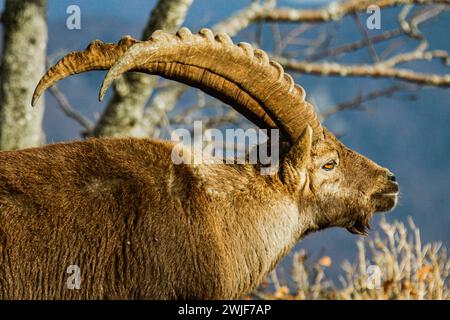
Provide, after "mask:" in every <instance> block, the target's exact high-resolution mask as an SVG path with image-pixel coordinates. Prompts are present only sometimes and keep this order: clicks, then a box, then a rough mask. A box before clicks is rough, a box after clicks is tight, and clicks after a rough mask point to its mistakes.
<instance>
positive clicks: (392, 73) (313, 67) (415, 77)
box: [273, 57, 450, 87]
mask: <svg viewBox="0 0 450 320" xmlns="http://www.w3.org/2000/svg"><path fill="white" fill-rule="evenodd" d="M273 59H275V60H277V61H278V62H280V63H281V64H282V65H283V66H284V67H285V69H286V70H290V71H293V72H300V73H304V74H315V75H320V76H339V77H372V78H393V79H399V80H403V81H408V82H412V83H417V84H422V85H431V86H438V87H448V86H450V74H446V75H437V74H428V73H420V72H415V71H411V70H408V69H400V68H392V67H386V66H384V65H383V64H382V63H379V64H375V65H369V64H359V65H358V64H353V65H352V64H340V63H329V62H323V63H313V62H306V61H297V60H295V59H287V58H285V57H273Z"/></svg>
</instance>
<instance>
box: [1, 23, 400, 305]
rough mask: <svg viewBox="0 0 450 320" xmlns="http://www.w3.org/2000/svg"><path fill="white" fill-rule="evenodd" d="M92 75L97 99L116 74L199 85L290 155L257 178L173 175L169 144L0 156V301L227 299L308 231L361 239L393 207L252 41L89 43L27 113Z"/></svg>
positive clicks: (389, 190) (59, 148) (393, 191)
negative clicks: (54, 91) (98, 78)
mask: <svg viewBox="0 0 450 320" xmlns="http://www.w3.org/2000/svg"><path fill="white" fill-rule="evenodd" d="M89 70H109V72H108V75H107V77H106V79H105V81H104V84H103V86H102V90H101V95H100V97H103V95H104V93H105V92H106V89H107V87H108V86H109V85H110V84H111V83H112V81H113V80H114V79H115V78H117V77H118V76H120V75H121V74H123V73H125V72H127V71H137V72H145V73H149V74H156V75H160V76H163V77H166V78H168V79H172V80H176V81H180V82H183V83H186V84H188V85H191V86H193V87H197V88H199V89H201V90H203V91H205V92H207V93H209V94H211V95H212V96H214V97H216V98H218V99H220V100H222V101H224V102H226V103H228V104H229V105H231V106H232V107H233V108H235V109H236V110H237V111H239V112H240V113H241V114H243V115H244V116H245V117H247V118H248V119H249V120H251V121H252V122H253V123H255V124H256V125H257V126H258V127H259V128H262V129H279V130H280V133H281V135H280V136H281V140H282V142H283V143H285V144H287V145H288V146H289V147H288V148H287V150H286V151H285V152H283V154H282V155H281V159H280V168H279V171H278V172H277V174H274V175H266V176H264V175H261V174H260V170H259V165H258V164H256V165H252V164H242V165H238V164H233V165H227V164H216V165H208V164H198V165H188V164H179V165H176V164H174V163H173V162H172V161H171V152H172V149H173V147H174V144H173V143H170V142H163V141H153V140H149V139H133V138H123V139H117V138H116V139H88V140H86V141H82V142H72V143H66V144H55V145H48V146H45V147H43V148H36V149H29V150H22V151H15V152H2V153H0V270H1V272H0V298H16V299H43V298H44V299H103V298H108V299H131V298H153V299H182V298H185V299H186V298H203V299H228V298H238V297H241V296H242V295H243V294H245V293H246V292H248V291H249V290H251V289H253V288H255V287H256V286H257V285H258V284H259V283H260V281H261V280H262V278H263V277H264V275H265V274H267V272H269V271H270V270H272V269H273V268H274V266H275V265H276V263H277V262H278V261H279V260H280V259H281V258H282V257H283V256H284V255H286V254H287V252H288V251H289V250H290V249H291V248H292V247H293V246H294V245H295V243H296V242H297V241H298V240H299V239H301V238H302V237H303V236H305V235H306V234H307V233H309V232H311V231H315V230H320V229H323V228H326V227H331V226H340V227H344V228H347V229H348V230H349V231H350V232H353V233H359V234H363V233H365V232H366V228H367V227H368V225H369V221H370V218H371V216H372V215H373V213H374V212H376V211H388V210H390V209H392V208H393V207H394V206H395V204H396V202H397V194H398V185H397V183H396V181H395V179H394V178H393V175H392V174H391V173H390V172H389V171H388V170H387V169H384V168H382V167H380V166H378V165H377V164H375V163H374V162H372V161H371V160H369V159H367V158H365V157H363V156H361V155H359V154H358V153H356V152H354V151H352V150H350V149H348V148H347V147H346V146H344V145H343V144H342V143H341V142H339V141H338V140H337V139H336V138H335V137H334V135H333V134H331V133H330V132H329V131H328V130H327V129H325V128H323V127H322V125H321V124H320V122H319V121H318V120H317V115H316V113H315V111H314V109H313V107H312V106H311V105H310V104H309V103H308V102H306V101H305V92H304V90H303V88H302V87H300V86H298V85H295V84H294V82H293V80H292V78H291V77H290V76H289V75H287V74H285V73H284V71H283V68H282V67H281V66H280V65H279V64H278V63H276V62H274V61H270V60H269V58H268V57H267V55H266V53H264V52H263V51H262V50H255V49H253V48H252V47H251V46H250V45H249V44H246V43H240V44H238V45H234V44H233V43H232V41H231V39H230V38H229V37H228V36H227V35H224V34H220V35H216V36H214V35H213V34H212V32H211V31H210V30H208V29H203V30H201V31H200V32H199V33H198V34H192V33H191V32H190V31H189V30H188V29H186V28H183V29H181V30H180V31H179V32H178V33H177V34H176V35H171V34H167V33H164V32H157V33H155V34H154V35H153V36H152V38H151V39H150V40H148V41H145V42H139V41H136V40H133V39H131V38H129V37H127V38H124V39H123V40H121V41H120V42H119V43H118V44H117V45H116V44H104V43H102V42H100V41H95V42H93V43H92V44H91V45H90V46H89V47H88V48H87V49H86V50H85V51H83V52H74V53H70V54H68V55H67V56H66V57H64V58H63V59H62V60H61V61H60V62H58V63H57V64H56V65H55V66H53V67H52V68H51V69H50V70H49V71H48V72H47V74H46V75H45V76H44V77H43V78H42V80H41V82H40V83H39V85H38V86H37V88H36V92H35V95H34V97H33V103H34V102H35V101H36V100H37V99H38V98H39V96H40V95H41V94H42V93H43V92H44V91H45V90H46V89H47V88H48V87H49V86H51V85H53V84H54V83H56V82H57V81H59V80H61V79H64V78H66V77H67V76H69V75H72V74H76V73H80V72H85V71H89ZM68 266H77V269H76V270H79V272H80V275H79V276H80V277H79V278H77V279H79V281H78V282H77V283H78V284H79V287H80V289H78V290H71V289H70V288H68V287H67V286H66V280H67V279H66V278H67V274H66V270H67V267H68Z"/></svg>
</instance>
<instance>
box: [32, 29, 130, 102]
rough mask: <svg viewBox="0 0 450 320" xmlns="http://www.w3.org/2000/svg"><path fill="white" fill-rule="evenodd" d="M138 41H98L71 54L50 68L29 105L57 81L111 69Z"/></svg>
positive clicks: (128, 38)
mask: <svg viewBox="0 0 450 320" xmlns="http://www.w3.org/2000/svg"><path fill="white" fill-rule="evenodd" d="M137 42H138V41H137V40H135V39H133V38H131V37H129V36H125V37H123V38H122V39H121V40H120V41H119V43H117V44H115V43H114V44H113V43H103V42H102V41H100V40H94V41H92V42H91V43H90V44H89V46H88V47H87V48H86V50H84V51H80V52H71V53H69V54H68V55H66V56H65V57H64V58H62V59H61V60H60V61H59V62H58V63H56V64H55V65H54V66H53V67H51V68H50V69H49V70H48V71H47V73H46V74H45V75H44V76H43V77H42V78H41V80H40V81H39V83H38V85H37V87H36V89H35V90H34V94H33V99H32V101H31V105H32V106H34V105H35V104H36V102H37V101H38V99H39V98H40V97H41V95H42V94H43V93H44V91H45V90H47V89H48V88H49V87H51V86H52V85H54V84H55V83H56V82H58V81H59V80H62V79H64V78H67V77H68V76H71V75H73V74H77V73H82V72H86V71H91V70H107V69H109V68H111V66H113V65H114V64H115V62H116V61H117V59H119V57H120V56H122V55H123V54H124V52H125V51H126V50H127V49H128V48H129V47H131V46H132V45H133V44H135V43H137Z"/></svg>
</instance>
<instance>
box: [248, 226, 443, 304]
mask: <svg viewBox="0 0 450 320" xmlns="http://www.w3.org/2000/svg"><path fill="white" fill-rule="evenodd" d="M380 227H381V230H382V232H381V233H379V232H376V233H375V234H374V236H371V237H368V238H366V239H364V240H363V239H361V240H358V242H357V247H358V258H357V259H356V261H357V262H356V263H354V264H351V263H349V262H348V261H345V262H344V263H343V264H342V266H341V267H342V270H343V273H342V274H341V275H340V276H339V283H338V285H336V284H335V283H333V281H331V280H330V279H327V277H326V275H325V272H324V271H325V269H326V268H327V267H329V266H330V265H331V264H332V261H331V258H330V257H327V256H324V257H321V258H320V259H318V260H316V261H313V262H309V261H308V259H307V255H306V253H305V251H303V250H301V251H299V252H296V253H295V254H294V257H293V264H292V269H291V271H290V275H289V278H290V279H289V280H288V281H286V283H290V285H287V284H286V283H280V281H279V280H278V277H277V271H274V272H273V273H272V274H271V277H270V278H271V281H267V282H265V283H263V284H262V285H261V287H260V288H259V289H258V290H257V291H256V292H255V293H254V295H253V296H254V297H257V298H263V299H301V300H304V299H360V300H368V299H376V300H381V299H383V300H384V299H446V300H449V299H450V283H449V282H450V281H449V273H450V259H449V257H448V250H447V248H446V247H445V246H442V244H441V243H429V244H425V245H422V242H421V239H420V231H419V229H418V228H417V227H416V226H415V225H414V222H413V221H412V219H411V218H409V219H408V227H407V226H405V224H404V223H402V222H398V221H395V222H393V223H388V222H386V220H384V219H383V220H382V221H381V222H380ZM377 275H379V277H377ZM377 278H378V279H379V281H377Z"/></svg>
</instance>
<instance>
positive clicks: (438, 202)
mask: <svg viewBox="0 0 450 320" xmlns="http://www.w3.org/2000/svg"><path fill="white" fill-rule="evenodd" d="M329 3H330V1H303V0H280V1H278V2H277V4H276V6H277V7H290V8H294V9H320V8H323V7H326V6H328V5H329ZM70 5H78V6H79V8H80V9H81V29H79V30H78V29H75V30H69V29H68V28H67V26H66V20H67V18H68V17H69V16H70V14H68V13H66V10H67V8H68V7H69V6H70ZM155 5H156V1H149V0H147V1H144V0H128V1H126V2H124V1H120V0H108V1H104V0H97V1H92V0H85V1H75V0H57V1H56V0H50V1H48V3H47V16H48V47H47V53H48V57H49V59H50V61H51V62H55V61H56V60H57V59H59V58H60V57H62V56H63V55H64V54H66V53H68V52H69V51H74V50H83V49H84V48H85V47H86V46H87V45H88V43H89V42H90V41H91V40H93V39H101V40H102V41H105V42H117V41H118V40H119V39H120V38H121V37H122V36H123V35H126V34H129V35H132V36H133V37H135V38H140V37H141V36H142V31H143V29H144V27H145V26H146V25H147V24H148V20H149V16H150V12H151V11H152V9H153V8H154V6H155ZM250 5H252V1H230V0H214V1H211V0H195V1H193V3H192V4H191V6H190V8H189V10H188V12H187V15H186V18H185V20H184V22H182V25H184V26H187V27H189V28H190V29H191V30H193V31H198V30H199V29H200V28H202V27H211V26H214V25H216V24H217V23H218V22H221V21H223V20H224V19H227V18H229V17H232V16H233V15H235V14H236V13H237V12H239V11H240V10H245V8H247V7H248V6H250ZM261 5H264V4H263V3H261ZM4 7H5V1H4V0H1V1H0V10H3V9H4ZM426 7H427V8H426V9H425V6H418V5H417V6H411V8H409V9H408V10H409V12H408V16H407V20H408V21H411V19H413V18H414V17H416V16H419V18H418V19H419V20H420V21H421V23H420V25H419V26H418V29H419V30H420V37H416V38H414V36H412V35H411V34H405V32H403V31H402V32H397V33H398V34H395V33H394V35H389V34H386V33H387V32H389V31H392V30H397V29H398V28H399V18H398V16H399V14H400V13H401V11H402V10H403V11H406V9H405V8H404V7H386V8H382V11H381V28H380V29H374V30H370V29H368V28H367V27H366V26H365V24H366V19H367V18H368V17H369V16H370V14H368V13H366V12H365V11H361V12H358V13H356V14H349V15H345V16H344V17H342V18H340V19H338V20H337V21H325V22H308V21H307V22H302V21H300V22H286V21H275V22H267V21H258V22H252V23H249V25H248V26H247V27H245V28H242V30H239V31H238V32H237V34H236V35H235V36H234V40H235V42H238V41H246V42H250V43H252V44H254V45H257V46H260V47H262V48H263V49H264V50H266V51H268V52H269V53H271V54H272V55H274V56H283V57H285V58H286V59H294V60H296V61H311V62H316V63H323V62H324V61H327V62H338V63H340V64H355V65H361V64H369V65H370V64H373V63H376V62H377V61H383V60H386V59H389V58H392V57H394V56H395V55H397V54H401V53H406V52H410V51H413V50H415V49H416V48H417V46H418V45H420V43H421V42H423V41H424V40H423V39H426V41H427V43H428V47H427V48H426V51H433V50H442V51H449V50H450V41H449V31H450V12H449V11H448V9H449V7H448V6H445V5H441V4H437V5H431V6H426ZM426 10H428V12H427V11H426ZM430 10H431V13H430V12H429V11H430ZM420 15H422V16H420ZM422 20H423V22H422ZM2 28H3V26H2V25H0V30H1V31H2V32H3V31H4V30H3V29H2ZM377 37H378V38H377ZM383 37H386V39H383ZM421 37H422V38H421ZM364 39H366V40H367V39H375V40H373V41H369V42H371V43H370V44H369V45H368V44H367V43H366V44H365V45H360V48H359V49H356V48H353V49H351V46H349V45H350V44H354V43H360V44H361V41H363V40H364ZM380 39H381V40H380ZM372 42H373V43H372ZM3 45H4V44H3V41H2V42H0V46H2V47H3ZM345 46H348V48H346V47H345ZM342 47H344V48H343V49H342V53H340V54H337V53H336V50H335V48H342ZM333 50H334V51H333ZM446 63H448V59H447V60H446V59H445V57H444V58H442V57H441V56H440V55H438V56H437V58H435V59H434V58H433V59H431V60H430V59H414V60H411V61H407V62H406V63H404V64H401V65H399V66H398V67H399V68H406V69H409V70H413V71H415V72H422V73H427V74H435V75H445V74H448V73H449V68H448V66H447V65H446ZM395 67H397V66H395ZM289 73H290V74H291V75H293V76H294V78H295V80H296V82H297V83H299V84H301V85H302V86H303V87H304V88H305V89H306V92H307V94H308V96H307V99H308V100H309V101H311V102H313V104H314V105H315V107H316V108H317V110H318V111H319V112H320V113H321V114H322V115H323V120H324V124H325V125H326V126H327V127H328V128H329V129H330V130H331V131H333V132H334V133H335V134H337V135H338V136H340V137H341V140H342V141H343V142H344V143H345V144H346V145H347V146H349V147H350V148H352V149H354V150H356V151H358V152H360V153H362V154H363V155H365V156H367V157H369V158H371V159H373V160H374V161H375V162H377V163H379V164H381V165H383V166H385V167H387V168H389V169H390V170H391V171H392V172H394V173H395V174H396V176H397V179H398V181H399V183H400V186H401V197H400V202H399V205H398V207H397V208H396V209H395V210H394V211H393V212H391V213H389V214H388V215H387V217H386V218H387V220H388V221H390V220H393V219H397V220H401V221H406V219H407V217H408V216H411V217H412V218H413V219H414V221H415V223H416V225H417V226H418V227H419V228H420V232H421V237H422V239H423V241H426V242H434V241H440V242H442V243H443V245H444V246H448V245H449V243H450V209H449V208H450V90H449V85H448V84H447V85H446V86H436V85H429V84H418V83H411V82H408V81H403V80H402V79H395V80H394V79H389V78H384V77H382V78H377V79H375V78H372V77H353V76H345V77H343V76H319V75H313V74H308V72H295V71H294V70H291V71H289ZM40 76H41V74H40V75H38V78H39V77H40ZM103 76H104V72H91V73H86V74H82V75H77V76H73V77H71V78H68V79H66V80H64V81H62V82H61V83H59V84H58V85H59V90H60V92H61V93H63V94H64V95H65V97H66V98H67V100H68V101H69V103H70V105H71V106H72V107H73V109H75V110H77V111H78V112H80V113H81V114H82V115H83V117H85V118H86V119H88V120H89V121H91V123H92V124H93V123H96V122H97V121H98V120H99V119H100V118H101V115H102V112H103V110H105V108H107V105H108V103H111V95H113V94H114V93H111V92H110V93H109V95H110V96H109V97H107V98H106V99H105V101H104V102H102V103H99V102H98V100H97V94H98V89H99V86H100V84H101V81H102V78H103ZM447 77H448V75H447ZM171 86H172V84H171V83H169V82H168V81H166V80H164V81H160V82H159V83H158V84H157V85H156V87H154V90H153V93H152V97H151V98H150V99H149V100H148V101H146V102H145V105H146V106H147V113H151V112H152V102H154V97H155V96H157V95H158V93H161V92H164V90H167V88H171ZM148 92H149V93H150V92H151V90H148ZM28 98H29V97H27V99H28ZM152 99H153V100H152ZM28 101H29V100H28ZM1 103H2V101H0V105H1ZM45 106H46V108H45V114H44V118H43V131H44V132H45V141H46V143H54V142H59V141H68V140H77V139H83V137H82V134H81V132H82V131H83V132H85V134H86V130H87V128H86V127H85V128H83V127H82V126H81V125H80V123H79V121H78V122H77V121H74V120H73V119H71V118H69V117H68V116H67V115H66V113H64V112H63V111H62V110H61V101H58V100H56V99H55V98H54V97H53V96H52V95H50V94H47V96H46V99H45ZM192 106H194V108H192ZM30 108H31V107H30ZM189 108H190V109H189ZM187 109H189V110H190V111H189V112H187V111H186V110H187ZM341 109H342V110H341ZM230 110H231V108H223V106H221V104H220V103H219V102H218V101H216V100H214V99H212V98H209V97H204V96H203V95H200V94H199V93H198V92H197V90H194V89H190V90H187V91H186V92H183V94H182V95H181V97H178V99H177V103H176V104H175V105H174V106H173V107H171V108H168V110H165V115H164V119H165V120H167V121H166V122H164V121H162V120H161V122H160V123H158V124H157V127H158V128H157V130H156V129H155V128H153V129H152V130H151V131H152V134H151V135H152V136H155V137H161V138H167V134H168V130H169V129H168V124H170V125H171V126H169V128H173V127H176V126H184V125H186V126H189V125H190V123H192V121H193V120H195V119H202V118H205V117H214V118H217V119H218V120H217V122H216V123H215V124H216V126H218V127H220V128H233V127H235V126H239V127H242V126H251V125H250V124H249V123H248V122H246V121H245V120H244V119H242V118H241V117H239V116H237V117H236V115H233V113H232V112H231V111H230ZM150 117H151V115H150ZM220 117H222V118H223V119H222V120H223V121H222V120H220ZM379 219H380V217H379V215H376V216H375V219H374V222H373V226H374V229H375V230H376V229H377V227H376V226H377V225H378V220H379ZM372 232H373V231H372ZM355 238H356V236H355V235H352V234H350V233H348V232H347V231H346V230H344V229H331V230H326V231H324V232H319V233H315V234H312V235H310V236H308V237H307V238H306V239H304V240H303V241H301V242H300V243H299V244H298V245H297V249H299V248H304V249H306V250H307V252H308V253H309V254H310V255H311V256H314V257H322V256H324V255H326V256H329V257H330V258H331V260H332V263H331V265H330V266H329V267H328V268H327V269H326V272H327V273H328V275H330V277H335V276H336V274H337V273H338V272H339V270H340V263H341V261H343V260H344V259H347V260H350V261H353V260H355V259H356V254H357V247H356V244H355ZM290 259H291V256H289V257H287V258H286V259H285V260H284V261H283V262H282V266H287V265H288V264H290Z"/></svg>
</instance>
